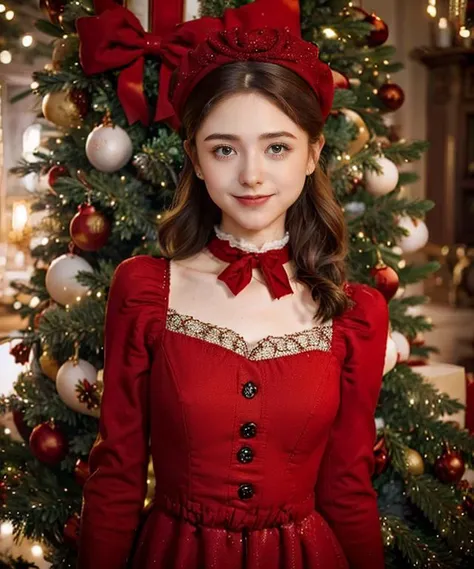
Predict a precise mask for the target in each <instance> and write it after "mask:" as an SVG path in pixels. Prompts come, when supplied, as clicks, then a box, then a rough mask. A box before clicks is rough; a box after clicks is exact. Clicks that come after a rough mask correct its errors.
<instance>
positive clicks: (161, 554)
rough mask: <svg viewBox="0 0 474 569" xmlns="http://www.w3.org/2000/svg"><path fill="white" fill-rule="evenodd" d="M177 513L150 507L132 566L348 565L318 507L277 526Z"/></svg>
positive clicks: (304, 568)
mask: <svg viewBox="0 0 474 569" xmlns="http://www.w3.org/2000/svg"><path fill="white" fill-rule="evenodd" d="M173 509H174V510H176V508H173ZM176 513H177V512H176V511H173V512H171V511H166V510H164V509H162V506H160V507H159V506H157V505H154V506H153V507H152V508H151V509H150V510H149V511H148V513H147V517H146V520H145V521H144V524H143V526H142V528H141V530H140V533H139V536H138V540H137V546H136V548H135V552H134V555H133V559H132V565H131V566H132V568H133V569H349V565H348V563H347V560H346V558H345V556H344V553H343V551H342V548H341V546H340V544H339V542H338V541H337V538H336V536H335V535H334V533H333V531H332V530H331V528H330V527H329V525H328V524H327V522H326V521H325V519H324V518H323V517H322V516H321V515H320V514H319V512H317V511H316V510H313V511H312V512H311V513H309V514H308V515H306V516H305V517H304V518H302V519H300V520H293V521H289V522H288V523H282V524H279V525H277V526H274V527H264V528H260V529H247V528H243V529H239V530H233V529H225V528H224V527H212V526H208V525H201V524H195V523H192V522H191V521H190V520H189V519H184V518H183V517H178V516H177V515H176Z"/></svg>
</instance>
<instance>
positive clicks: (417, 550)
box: [382, 516, 452, 569]
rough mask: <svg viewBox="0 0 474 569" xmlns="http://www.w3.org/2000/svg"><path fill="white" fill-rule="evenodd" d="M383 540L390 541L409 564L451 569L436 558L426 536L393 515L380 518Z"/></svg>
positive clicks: (435, 553)
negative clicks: (426, 541)
mask: <svg viewBox="0 0 474 569" xmlns="http://www.w3.org/2000/svg"><path fill="white" fill-rule="evenodd" d="M382 533H383V536H384V541H385V542H386V543H387V541H388V542H391V543H393V544H394V546H395V547H396V548H397V549H398V551H399V552H400V553H401V554H402V556H403V558H404V559H405V560H406V561H407V562H409V563H410V565H411V566H413V567H417V566H421V567H424V568H428V567H429V568H432V569H434V568H436V569H452V566H451V565H450V564H449V565H448V564H446V563H443V562H442V561H441V560H440V559H438V555H437V552H436V551H435V550H434V549H432V548H430V547H429V546H428V545H427V544H426V543H424V540H425V539H426V536H424V535H423V536H422V535H420V532H417V531H416V530H415V531H414V528H412V527H409V526H408V525H406V524H405V523H403V521H402V520H400V519H399V518H397V517H395V516H385V517H384V518H383V519H382Z"/></svg>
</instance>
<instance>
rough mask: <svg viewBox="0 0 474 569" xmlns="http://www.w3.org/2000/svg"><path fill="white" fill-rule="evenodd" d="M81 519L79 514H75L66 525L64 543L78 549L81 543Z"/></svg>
mask: <svg viewBox="0 0 474 569" xmlns="http://www.w3.org/2000/svg"><path fill="white" fill-rule="evenodd" d="M80 526H81V518H80V516H79V514H77V513H76V514H73V515H72V516H71V517H70V518H69V519H68V521H67V522H66V523H65V525H64V531H63V537H64V543H66V544H67V545H69V546H70V547H72V548H74V549H76V548H77V545H78V542H79V529H80Z"/></svg>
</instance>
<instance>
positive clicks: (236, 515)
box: [147, 493, 314, 531]
mask: <svg viewBox="0 0 474 569" xmlns="http://www.w3.org/2000/svg"><path fill="white" fill-rule="evenodd" d="M154 508H157V509H159V510H162V511H165V512H167V513H168V514H170V515H172V516H173V517H176V518H178V519H182V520H186V521H188V522H189V523H191V524H193V525H197V526H199V525H200V526H206V527H213V528H223V529H227V530H229V531H241V530H243V529H244V528H246V529H248V530H249V531H254V530H261V529H266V528H272V527H278V526H282V525H285V524H289V523H294V522H301V521H302V520H304V519H305V518H306V517H307V516H308V515H310V514H311V513H312V512H314V494H313V493H312V494H310V495H309V496H308V497H307V498H306V499H305V500H304V501H302V502H300V503H296V504H285V505H281V506H277V505H275V506H272V507H260V506H255V507H253V508H252V509H248V510H242V509H238V508H233V507H231V506H224V505H214V506H206V505H204V504H201V503H199V502H194V501H192V500H189V499H185V500H180V501H177V500H175V499H173V498H171V497H170V496H167V495H166V494H157V495H155V497H154V498H153V500H152V501H151V502H150V504H149V505H148V508H147V510H150V509H154Z"/></svg>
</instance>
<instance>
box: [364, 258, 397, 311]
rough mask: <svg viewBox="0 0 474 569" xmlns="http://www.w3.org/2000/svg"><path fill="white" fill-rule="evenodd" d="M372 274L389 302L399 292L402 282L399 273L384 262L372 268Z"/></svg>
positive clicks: (376, 285) (377, 286)
mask: <svg viewBox="0 0 474 569" xmlns="http://www.w3.org/2000/svg"><path fill="white" fill-rule="evenodd" d="M370 274H371V275H372V276H373V277H374V279H375V287H376V288H377V289H378V290H379V291H380V292H381V293H382V294H383V295H384V297H385V300H386V301H387V302H388V301H389V300H391V299H392V298H393V297H394V296H395V294H396V293H397V290H398V286H399V284H400V281H399V278H398V274H397V273H396V271H394V270H393V269H392V268H391V267H388V266H387V265H385V264H384V263H383V262H381V263H379V264H378V265H377V266H376V267H374V268H373V269H371V271H370Z"/></svg>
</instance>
